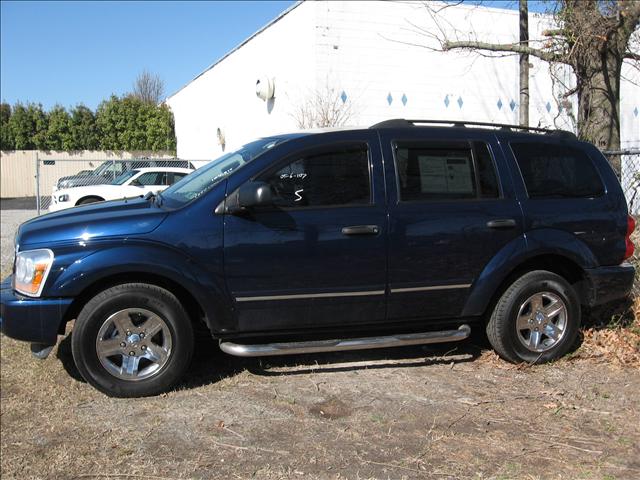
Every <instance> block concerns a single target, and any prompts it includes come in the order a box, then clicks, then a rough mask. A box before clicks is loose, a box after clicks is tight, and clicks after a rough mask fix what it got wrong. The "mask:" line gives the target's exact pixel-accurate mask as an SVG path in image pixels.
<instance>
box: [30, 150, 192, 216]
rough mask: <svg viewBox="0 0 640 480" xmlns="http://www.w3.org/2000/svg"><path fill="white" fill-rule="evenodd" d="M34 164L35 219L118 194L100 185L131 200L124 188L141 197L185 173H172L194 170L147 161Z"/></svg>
mask: <svg viewBox="0 0 640 480" xmlns="http://www.w3.org/2000/svg"><path fill="white" fill-rule="evenodd" d="M36 163H37V164H36V174H35V177H36V178H35V188H36V192H35V199H34V208H35V209H36V210H37V212H38V215H40V214H42V213H46V212H47V211H48V210H50V209H52V210H53V209H57V208H59V207H62V203H65V205H64V207H65V208H66V206H75V205H79V204H82V203H90V202H92V201H100V200H107V199H113V198H107V197H106V196H105V193H106V192H108V193H106V194H107V195H111V196H113V195H114V194H115V195H117V194H118V193H117V192H118V189H114V188H107V189H105V188H103V187H102V186H103V185H118V186H120V188H121V190H122V193H123V196H131V192H132V189H131V188H128V189H127V188H123V187H127V186H135V187H138V189H139V191H140V193H141V195H143V194H145V193H146V192H147V191H157V190H161V189H163V188H166V187H167V186H169V185H171V184H172V183H173V182H174V181H177V180H179V179H180V178H182V177H183V176H184V174H186V173H188V172H178V171H176V170H172V169H175V168H182V169H190V170H193V169H195V168H196V167H195V165H194V164H193V163H192V162H190V161H188V160H180V159H177V158H149V157H140V158H130V159H112V160H104V159H101V160H97V159H90V158H85V159H56V158H46V159H37V160H36ZM144 168H154V170H153V171H149V172H148V173H147V174H141V175H136V173H137V172H138V171H139V169H144ZM79 187H87V188H79ZM70 189H71V190H70ZM134 193H135V192H134ZM103 197H104V198H103ZM58 204H60V205H58ZM67 204H68V205H67ZM52 206H53V208H51V207H52Z"/></svg>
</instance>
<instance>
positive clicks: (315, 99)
mask: <svg viewBox="0 0 640 480" xmlns="http://www.w3.org/2000/svg"><path fill="white" fill-rule="evenodd" d="M292 116H293V118H294V120H295V121H296V125H297V127H298V128H300V129H309V128H324V127H341V126H343V125H346V124H347V122H349V121H350V120H352V119H353V116H354V106H353V103H352V102H351V100H349V99H347V98H346V97H344V98H343V94H342V93H340V92H338V91H337V90H336V89H335V88H332V87H330V86H328V85H325V86H324V87H321V88H319V89H317V90H314V91H313V92H311V94H310V95H308V97H307V98H306V100H303V101H302V103H300V104H299V105H298V106H297V108H296V109H295V110H294V112H293V113H292Z"/></svg>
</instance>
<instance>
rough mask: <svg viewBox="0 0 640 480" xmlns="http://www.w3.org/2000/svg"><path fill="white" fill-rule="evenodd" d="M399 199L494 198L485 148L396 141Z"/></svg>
mask: <svg viewBox="0 0 640 480" xmlns="http://www.w3.org/2000/svg"><path fill="white" fill-rule="evenodd" d="M395 157H396V158H395V159H396V169H397V172H398V185H399V189H400V199H401V200H402V201H404V202H412V201H429V200H464V199H474V198H497V197H498V196H499V188H498V181H497V177H496V172H495V168H494V165H493V159H492V157H491V153H490V152H489V149H488V147H487V145H486V144H485V143H483V142H475V143H473V145H469V146H466V145H464V144H463V145H451V146H446V145H442V144H441V143H440V144H429V143H428V142H417V143H414V142H398V143H397V144H396V148H395Z"/></svg>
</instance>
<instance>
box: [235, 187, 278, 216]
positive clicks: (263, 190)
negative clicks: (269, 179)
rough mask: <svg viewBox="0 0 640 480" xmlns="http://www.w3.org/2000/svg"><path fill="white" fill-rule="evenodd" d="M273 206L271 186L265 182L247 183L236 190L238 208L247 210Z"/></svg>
mask: <svg viewBox="0 0 640 480" xmlns="http://www.w3.org/2000/svg"><path fill="white" fill-rule="evenodd" d="M269 205H273V199H272V197H271V186H269V184H267V183H265V182H248V183H245V184H244V185H242V186H241V187H240V188H239V189H238V207H240V208H242V209H248V208H253V207H265V206H269Z"/></svg>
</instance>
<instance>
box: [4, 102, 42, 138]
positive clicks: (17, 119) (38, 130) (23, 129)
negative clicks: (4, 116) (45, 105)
mask: <svg viewBox="0 0 640 480" xmlns="http://www.w3.org/2000/svg"><path fill="white" fill-rule="evenodd" d="M47 124H48V119H47V114H46V113H45V112H44V111H43V110H42V105H40V104H33V103H29V104H27V106H24V105H23V104H22V103H20V102H18V103H16V104H15V105H14V107H13V112H12V114H11V117H10V118H9V132H10V134H11V135H12V136H13V139H14V147H15V148H16V149H17V150H34V149H43V150H44V149H46V148H47V141H46V140H47Z"/></svg>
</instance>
